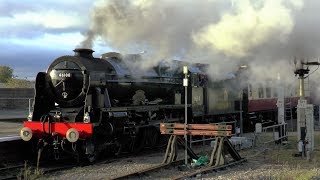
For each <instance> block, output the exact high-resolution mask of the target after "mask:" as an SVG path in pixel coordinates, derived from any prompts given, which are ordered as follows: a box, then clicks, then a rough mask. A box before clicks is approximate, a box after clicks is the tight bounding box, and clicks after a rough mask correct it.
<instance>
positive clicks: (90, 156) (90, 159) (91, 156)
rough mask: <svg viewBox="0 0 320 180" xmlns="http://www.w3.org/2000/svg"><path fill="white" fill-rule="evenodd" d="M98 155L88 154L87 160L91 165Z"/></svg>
mask: <svg viewBox="0 0 320 180" xmlns="http://www.w3.org/2000/svg"><path fill="white" fill-rule="evenodd" d="M97 157H98V156H97V154H96V153H93V154H88V155H87V160H88V161H89V162H90V163H93V162H95V161H96V159H97Z"/></svg>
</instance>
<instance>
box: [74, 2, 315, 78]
mask: <svg viewBox="0 0 320 180" xmlns="http://www.w3.org/2000/svg"><path fill="white" fill-rule="evenodd" d="M307 6H308V7H307V8H310V7H309V6H310V5H309V4H307ZM304 9H305V3H304V2H303V1H302V0H289V1H284V0H259V1H250V0H243V1H234V0H230V1H225V0H208V1H191V0H187V1H182V0H178V1H169V0H159V1H158V0H157V1H156V0H151V1H145V0H133V1H129V0H104V1H98V2H97V3H96V5H95V6H94V8H93V9H92V12H91V24H90V28H89V30H88V32H87V33H86V38H85V40H84V41H83V42H82V43H81V44H80V45H79V47H84V48H91V47H92V43H93V42H94V39H95V38H101V39H102V40H103V41H105V42H106V43H107V44H108V45H109V46H111V47H112V48H114V49H116V50H117V51H120V52H121V53H125V54H126V53H136V52H141V51H146V52H147V53H145V54H144V57H145V59H146V60H145V61H143V64H142V66H145V67H150V66H153V65H154V64H156V63H155V62H154V61H159V60H161V59H163V58H167V59H170V58H179V59H187V60H188V61H190V60H191V61H195V62H199V61H202V62H203V63H207V64H210V65H212V66H211V69H210V71H209V73H210V75H211V76H212V77H213V78H215V79H223V78H225V72H232V71H234V70H235V69H236V68H237V67H238V66H239V64H241V63H243V62H244V63H247V64H251V63H252V65H254V66H255V67H256V68H253V70H252V71H253V72H251V73H252V74H254V75H253V76H255V77H257V79H260V78H275V74H278V73H279V72H280V73H283V74H284V75H282V77H285V76H288V75H290V76H292V74H289V73H291V71H290V72H288V73H286V74H285V73H284V72H281V71H282V69H281V68H279V66H280V65H281V67H282V66H283V65H285V66H286V67H288V68H293V64H292V63H291V64H289V62H290V61H292V59H293V57H294V56H299V55H300V53H299V54H296V52H297V51H298V50H297V49H299V48H300V45H295V44H296V42H295V40H294V38H292V35H293V34H294V35H295V36H296V35H298V34H299V32H296V31H297V30H296V24H297V17H296V15H297V14H298V13H301V12H302V11H304ZM290 44H292V45H290ZM302 47H303V46H302ZM301 51H304V50H301ZM264 62H268V63H264ZM270 62H272V63H273V64H272V65H270ZM278 63H279V64H278ZM261 68H265V69H268V70H269V71H272V72H268V73H267V74H265V75H263V76H261V77H259V76H260V74H261V73H260V72H261V71H260V69H261ZM255 69H257V72H256V70H255ZM258 77H259V78H258Z"/></svg>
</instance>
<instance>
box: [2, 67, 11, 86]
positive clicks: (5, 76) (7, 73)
mask: <svg viewBox="0 0 320 180" xmlns="http://www.w3.org/2000/svg"><path fill="white" fill-rule="evenodd" d="M12 75H13V69H12V68H11V67H9V66H0V83H6V82H8V81H9V80H10V79H12Z"/></svg>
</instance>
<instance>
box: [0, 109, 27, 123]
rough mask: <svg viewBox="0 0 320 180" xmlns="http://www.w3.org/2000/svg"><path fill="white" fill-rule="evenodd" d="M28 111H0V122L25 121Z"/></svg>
mask: <svg viewBox="0 0 320 180" xmlns="http://www.w3.org/2000/svg"><path fill="white" fill-rule="evenodd" d="M28 115H29V110H28V109H0V120H10V119H27V117H28Z"/></svg>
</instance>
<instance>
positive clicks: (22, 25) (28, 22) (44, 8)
mask: <svg viewBox="0 0 320 180" xmlns="http://www.w3.org/2000/svg"><path fill="white" fill-rule="evenodd" d="M92 4H93V2H92V1H89V0H85V1H81V2H78V1H73V0H72V1H51V0H49V1H41V2H39V1H35V0H26V2H24V3H21V1H17V0H12V1H11V0H3V1H2V2H1V3H0V35H1V36H3V37H24V38H34V37H36V36H41V35H42V34H44V33H55V34H59V33H67V32H79V31H80V32H83V31H85V30H86V29H87V28H88V27H87V24H88V21H89V18H88V11H89V8H90V7H91V6H92Z"/></svg>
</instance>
